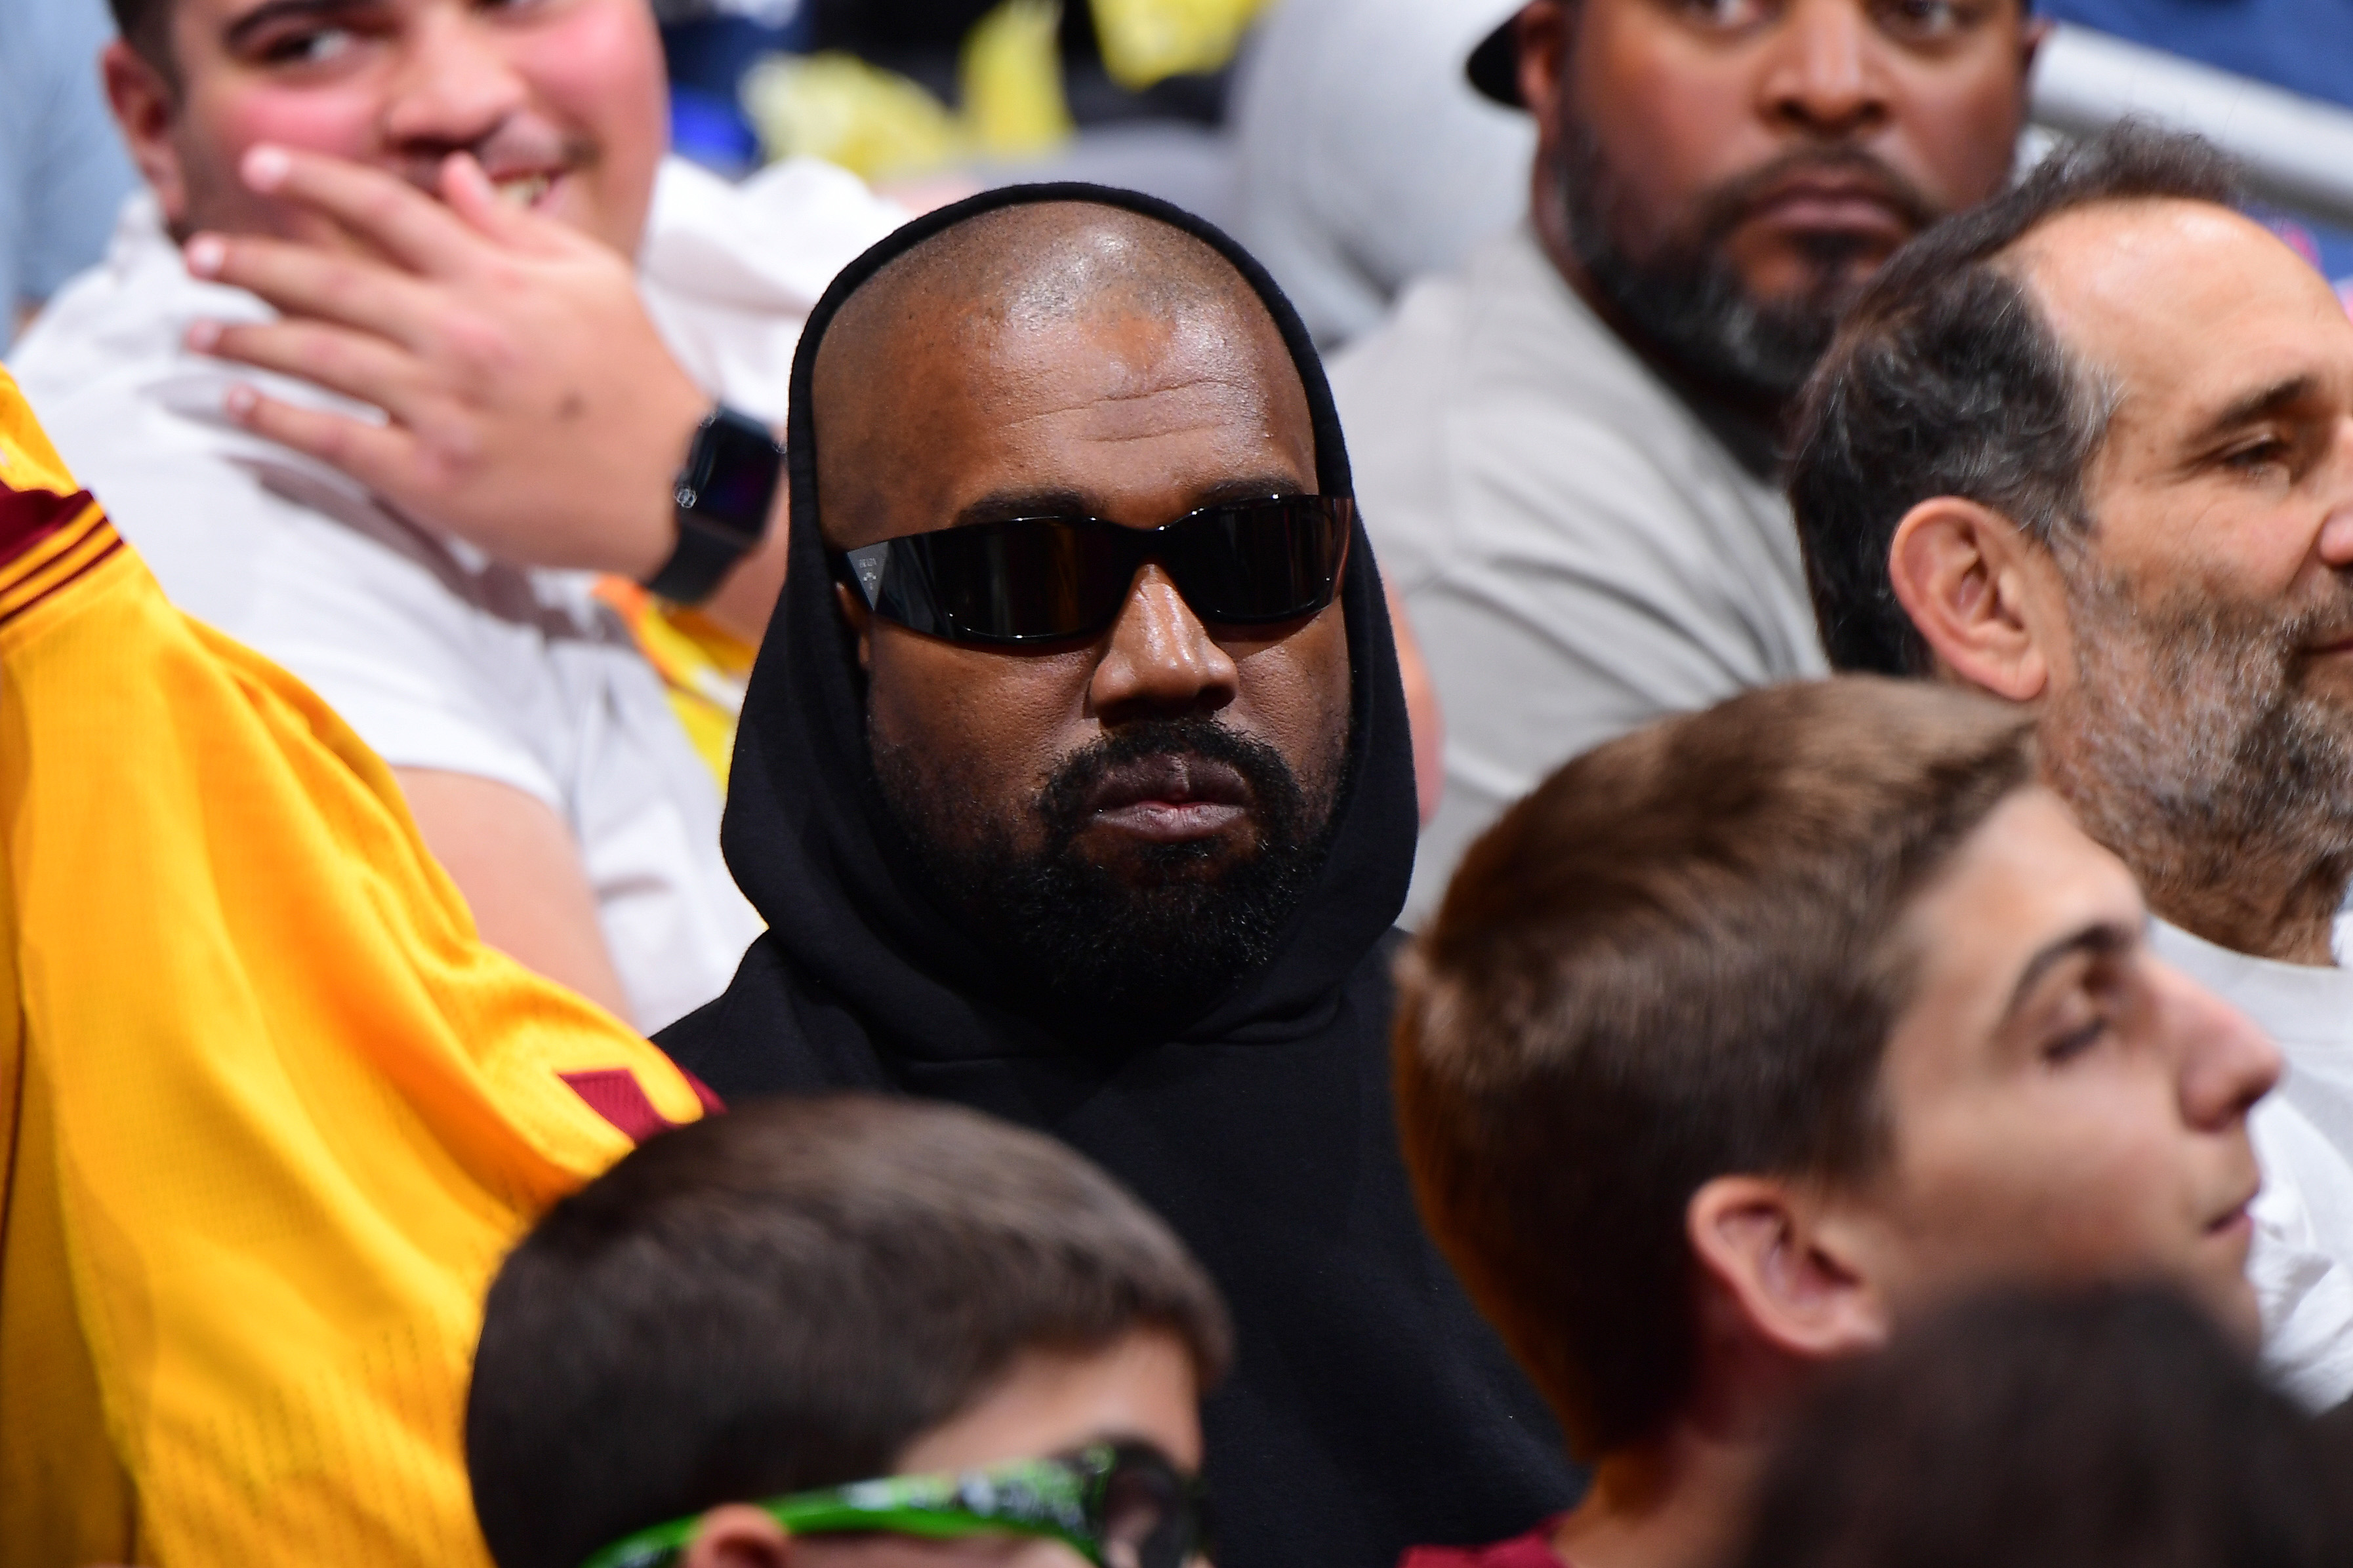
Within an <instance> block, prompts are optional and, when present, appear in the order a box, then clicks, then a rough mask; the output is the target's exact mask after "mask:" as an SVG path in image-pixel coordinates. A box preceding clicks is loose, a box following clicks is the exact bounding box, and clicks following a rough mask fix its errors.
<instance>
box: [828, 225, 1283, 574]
mask: <svg viewBox="0 0 2353 1568" xmlns="http://www.w3.org/2000/svg"><path fill="white" fill-rule="evenodd" d="M1078 270H1080V271H1081V272H1083V270H1084V268H1079V269H1078ZM886 277H887V275H886ZM1149 281H1150V280H1149V279H1146V280H1145V283H1146V285H1147V286H1145V287H1142V288H1138V287H1134V286H1132V283H1133V280H1132V279H1126V280H1122V279H1113V280H1110V281H1108V282H1104V283H1101V284H1099V285H1098V286H1097V287H1096V288H1095V289H1094V290H1093V291H1092V292H1090V293H1084V294H1078V295H1073V294H1071V292H1070V285H1071V278H1070V277H1069V276H1068V275H1067V273H1065V275H1063V276H1060V277H1057V278H1053V279H1048V286H1043V287H1039V286H1033V287H1029V288H1027V289H1025V288H1023V287H1021V286H1020V281H1019V280H1018V279H1017V280H1014V281H1011V282H1008V283H1005V284H1003V285H1002V286H999V287H996V288H992V289H985V290H981V291H978V292H976V294H971V295H965V296H964V297H958V296H957V294H956V293H955V291H953V290H952V289H951V290H944V289H938V288H926V289H923V290H921V291H920V292H917V293H914V294H913V295H912V296H911V297H894V296H888V295H886V296H884V297H883V298H881V300H878V301H876V302H874V303H873V304H872V305H870V306H869V308H868V309H866V310H862V311H860V312H859V313H858V314H857V315H855V316H853V315H852V313H851V312H850V311H849V310H845V311H844V313H843V317H842V318H841V319H840V321H839V324H838V326H837V328H836V330H835V331H830V332H828V336H827V339H826V342H824V344H823V345H822V346H821V347H820V349H819V351H818V363H817V369H816V375H815V377H814V383H813V387H812V395H811V408H810V416H811V424H812V426H813V428H814V430H815V434H816V437H817V441H816V445H817V452H818V481H819V490H820V493H821V495H822V496H823V498H824V518H825V529H826V533H827V536H828V539H829V540H831V541H832V542H835V543H837V544H843V545H854V544H858V543H863V542H869V541H870V540H871V539H880V538H887V537H892V535H893V534H895V533H903V532H913V531H922V530H923V529H926V528H931V527H942V526H947V525H949V524H950V523H952V522H954V521H956V520H957V518H958V516H959V514H960V513H963V512H965V510H967V509H969V508H971V507H973V506H974V505H975V504H976V503H978V502H981V501H983V500H986V499H987V498H989V497H992V496H1010V495H1020V496H1032V497H1058V498H1060V500H1059V501H1058V503H1057V504H1058V509H1059V510H1072V509H1078V508H1083V509H1084V510H1089V511H1092V512H1094V513H1095V514H1097V515H1102V516H1107V517H1112V518H1113V519H1114V520H1116V521H1127V522H1136V523H1138V524H1150V523H1157V522H1163V521H1167V520H1168V517H1170V516H1173V515H1175V514H1176V512H1179V511H1182V510H1188V509H1189V506H1190V505H1195V504H1200V502H1201V500H1207V499H1212V498H1211V497H1210V495H1209V493H1208V492H1212V491H1219V490H1222V489H1229V487H1231V486H1233V485H1236V484H1242V483H1248V484H1250V485H1253V486H1260V487H1262V486H1263V485H1265V484H1274V485H1276V486H1278V487H1279V488H1282V489H1313V488H1314V432H1313V426H1312V420H1311V418H1310V415H1309V410H1308V405H1307V396H1306V391H1305V388H1304V386H1303V384H1302V383H1301V380H1300V376H1299V373H1298V370H1297V367H1296V366H1294V365H1293V363H1292V362H1291V359H1290V355H1289V353H1288V351H1287V350H1286V349H1285V347H1284V345H1283V342H1282V336H1281V334H1280V332H1279V331H1277V330H1276V329H1275V326H1274V323H1273V321H1272V320H1271V317H1270V316H1269V315H1268V314H1267V312H1266V310H1264V308H1263V307H1262V306H1261V305H1260V304H1259V303H1258V301H1257V300H1256V298H1255V297H1254V296H1252V295H1251V294H1250V292H1249V291H1248V289H1247V287H1246V285H1244V284H1243V283H1242V282H1241V280H1240V278H1239V277H1235V278H1234V279H1233V280H1232V286H1231V288H1230V289H1227V290H1223V291H1221V292H1218V293H1205V292H1203V291H1201V290H1198V289H1154V288H1151V287H1149V286H1148V284H1149ZM1029 282H1030V283H1031V284H1032V285H1035V284H1036V282H1037V280H1036V279H1029ZM1081 282H1082V284H1083V282H1084V279H1083V278H1082V279H1081ZM1041 297H1045V298H1043V299H1042V302H1041ZM1196 498H1198V499H1196Z"/></svg>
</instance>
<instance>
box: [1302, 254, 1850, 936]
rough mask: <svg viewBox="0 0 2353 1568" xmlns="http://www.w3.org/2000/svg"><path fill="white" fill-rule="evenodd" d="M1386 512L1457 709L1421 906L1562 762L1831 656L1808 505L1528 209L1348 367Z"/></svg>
mask: <svg viewBox="0 0 2353 1568" xmlns="http://www.w3.org/2000/svg"><path fill="white" fill-rule="evenodd" d="M1332 386H1333V391H1334V393H1335V395H1336V396H1337V397H1338V400H1339V405H1340V415H1341V419H1342V422H1343V423H1344V424H1345V426H1346V427H1347V431H1348V447H1349V451H1350V454H1351V455H1352V457H1353V458H1354V460H1355V466H1356V494H1357V497H1358V499H1359V501H1360V504H1361V505H1362V507H1363V510H1364V515H1365V526H1366V529H1367V530H1368V531H1370V533H1371V535H1372V539H1373V543H1374V546H1375V548H1376V549H1377V551H1378V552H1379V553H1380V561H1381V570H1382V572H1383V573H1384V574H1385V575H1386V576H1387V577H1388V580H1389V581H1390V582H1391V583H1392V584H1395V585H1396V586H1397V587H1398V589H1399V590H1400V591H1402V593H1403V594H1404V595H1405V602H1406V606H1407V610H1408V613H1409V615H1410V616H1411V618H1412V622H1413V629H1414V632H1415V634H1416V635H1417V636H1418V637H1419V639H1420V642H1421V648H1422V653H1423V655H1424V657H1425V658H1427V659H1428V661H1429V665H1430V676H1431V679H1433V680H1434V681H1435V682H1436V684H1437V687H1438V695H1439V700H1440V704H1441V706H1442V707H1443V708H1444V710H1445V717H1446V795H1445V799H1444V801H1443V803H1442V804H1441V805H1440V807H1439V811H1438V816H1437V817H1436V818H1435V820H1433V821H1432V822H1431V823H1430V826H1428V827H1427V828H1425V829H1424V830H1423V832H1422V836H1421V847H1420V853H1419V859H1418V861H1417V863H1416V865H1415V868H1414V881H1413V893H1412V896H1411V897H1410V899H1409V900H1408V902H1407V906H1406V917H1405V918H1406V923H1408V924H1409V925H1410V924H1412V923H1414V922H1415V921H1418V920H1419V919H1421V918H1425V917H1426V916H1427V915H1428V914H1429V912H1430V910H1433V909H1434V908H1435V907H1436V905H1437V901H1438V899H1439V897H1440V895H1441V894H1442V893H1443V892H1444V890H1445V886H1446V881H1447V879H1449V878H1450V877H1451V876H1452V875H1453V872H1454V867H1455V864H1456V863H1457V862H1458V861H1459V860H1460V859H1461V857H1462V852H1463V851H1464V849H1466V848H1467V847H1469V846H1470V844H1471V841H1472V839H1474V838H1476V837H1478V836H1479V834H1480V833H1481V832H1482V831H1483V830H1484V829H1485V828H1486V826H1488V824H1490V823H1491V822H1493V820H1494V819H1495V817H1496V816H1497V815H1498V814H1499V813H1500V812H1502V811H1503V809H1504V807H1505V806H1507V805H1510V804H1511V803H1512V802H1513V801H1514V800H1517V799H1518V798H1519V797H1520V796H1521V795H1525V794H1526V793H1527V792H1528V791H1529V790H1530V789H1532V788H1534V787H1535V784H1537V783H1539V782H1540V781H1541V780H1542V779H1543V778H1544V777H1545V775H1546V774H1547V773H1550V772H1551V771H1552V770H1553V769H1554V768H1556V767H1557V766H1558V765H1559V764H1560V763H1564V762H1566V761H1567V760H1568V759H1569V758H1571V757H1573V756H1576V755H1577V753H1578V752H1584V751H1586V750H1588V749H1589V748H1591V747H1593V746H1595V745H1598V744H1599V743H1600V742H1604V741H1607V740H1609V739H1611V738H1613V737H1615V736H1618V735H1620V734H1623V733H1625V732H1626V731H1630V730H1633V729H1636V728H1639V727H1640V726H1641V725H1643V724H1645V723H1648V722H1649V721H1651V720H1653V719H1656V718H1659V717H1660V716H1662V715H1663V714H1667V713H1672V712H1678V711H1681V710H1686V709H1693V708H1702V707H1705V706H1707V705H1708V704H1710V703H1713V702H1715V701H1718V700H1722V699H1723V698H1725V697H1728V696H1731V695H1732V694H1733V693H1735V692H1737V691H1740V690H1743V689H1746V688H1749V687H1753V686H1762V685H1767V684H1769V683H1771V682H1774V681H1778V680H1789V679H1800V678H1804V677H1810V676H1819V675H1821V674H1823V673H1825V672H1826V668H1827V667H1826V666H1825V664H1824V662H1823V658H1822V655H1821V650H1820V644H1819V642H1818V640H1817V638H1816V636H1815V632H1814V617H1813V610H1812V607H1811V605H1810V602H1809V600H1808V598H1807V595H1806V584H1805V569H1804V565H1803V562H1802V560H1801V558H1800V557H1799V550H1798V538H1797V531H1796V528H1795V525H1794V524H1793V523H1792V521H1790V517H1789V509H1788V502H1787V501H1786V500H1783V498H1782V497H1781V495H1780V494H1779V493H1778V491H1776V490H1774V489H1771V488H1770V487H1769V486H1767V484H1765V483H1763V482H1762V481H1760V480H1758V479H1757V478H1756V477H1755V476H1754V475H1752V474H1751V473H1749V472H1748V471H1747V470H1746V468H1743V467H1742V466H1741V465H1740V463H1739V461H1738V460H1737V459H1736V458H1734V456H1733V455H1732V453H1731V451H1730V450H1729V449H1727V448H1726V447H1725V446H1724V444H1723V443H1722V442H1721V441H1719V440H1718V439H1717V438H1716V437H1715V435H1713V434H1712V433H1711V432H1710V431H1709V430H1708V428H1707V427H1706V426H1705V425H1704V424H1703V423H1702V422H1701V420H1700V419H1699V417H1698V416H1696V415H1695V414H1694V413H1693V411H1692V410H1691V408H1690V407H1689V406H1688V405H1685V404H1684V403H1683V401H1682V400H1681V399H1679V398H1678V397H1677V396H1676V395H1675V394H1674V393H1673V392H1672V390H1671V389H1670V388H1669V387H1668V386H1667V385H1666V384H1665V383H1663V382H1662V381H1661V380H1660V379H1659V377H1658V376H1657V375H1656V374H1654V373H1653V372H1651V370H1650V369H1649V367H1647V366H1646V365H1644V364H1643V363H1642V362H1641V360H1640V359H1638V358H1637V357H1636V356H1635V355H1634V353H1632V352H1631V351H1630V350H1629V349H1628V348H1627V347H1626V345H1625V344H1624V343H1623V342H1620V340H1619V338H1618V337H1617V336H1616V335H1615V334H1613V333H1612V332H1611V331H1609V328H1607V327H1606V326H1604V325H1603V324H1602V323H1601V321H1599V319H1598V318H1597V317H1596V316H1595V315H1594V314H1593V312H1592V311H1591V310H1589V309H1588V307H1587V306H1586V305H1585V303H1584V302H1583V301H1582V300H1579V299H1578V298H1577V294H1576V293H1575V292H1574V291H1573V290H1572V289H1570V288H1569V287H1568V285H1567V282H1566V281H1565V280H1564V279H1562V278H1561V276H1560V273H1559V271H1558V270H1557V269H1556V268H1554V266H1553V265H1552V263H1551V261H1550V260H1549V259H1548V258H1546V255H1545V254H1544V251H1543V249H1542V248H1541V247H1539V246H1538V245H1537V243H1536V240H1535V236H1534V235H1533V234H1532V233H1531V232H1530V231H1529V230H1528V229H1527V227H1526V226H1525V225H1523V226H1520V227H1519V228H1517V229H1514V231H1512V232H1511V233H1509V234H1507V235H1504V236H1501V237H1497V238H1496V239H1494V240H1493V241H1490V242H1489V243H1487V244H1486V245H1484V246H1482V247H1480V248H1479V249H1478V250H1476V251H1475V252H1473V253H1472V257H1471V258H1470V260H1469V261H1468V262H1467V263H1466V264H1465V265H1464V267H1463V268H1462V269H1461V271H1459V272H1456V273H1453V274H1451V275H1449V276H1447V277H1444V278H1440V279H1429V280H1426V281H1424V282H1422V283H1419V284H1417V285H1416V286H1415V287H1414V288H1413V289H1411V290H1409V292H1408V293H1407V295H1406V297H1405V299H1404V300H1403V301H1402V302H1401V303H1400V305H1399V306H1398V312H1397V314H1396V315H1395V316H1394V317H1393V318H1391V320H1390V321H1388V324H1387V325H1385V326H1383V327H1382V328H1381V329H1380V330H1379V331H1377V332H1375V333H1373V334H1372V335H1371V336H1369V337H1367V338H1366V339H1365V340H1363V341H1362V342H1359V343H1358V344H1357V345H1356V346H1355V347H1354V348H1352V349H1350V350H1349V352H1348V353H1345V354H1344V355H1343V356H1341V358H1340V359H1339V360H1338V361H1337V362H1335V363H1334V365H1333V367H1332Z"/></svg>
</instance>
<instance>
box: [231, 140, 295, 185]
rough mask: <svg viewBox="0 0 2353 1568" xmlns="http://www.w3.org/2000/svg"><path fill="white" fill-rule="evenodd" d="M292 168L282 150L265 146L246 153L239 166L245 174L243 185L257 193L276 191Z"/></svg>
mask: <svg viewBox="0 0 2353 1568" xmlns="http://www.w3.org/2000/svg"><path fill="white" fill-rule="evenodd" d="M293 166H294V165H293V161H292V160H291V159H290V158H288V157H287V156H286V153H285V151H284V149H282V148H278V147H271V146H269V145H267V144H264V145H262V146H259V147H256V148H254V149H252V150H251V151H250V152H248V153H246V155H245V162H244V163H243V164H241V165H240V167H241V168H242V169H243V170H244V173H245V183H246V184H248V185H251V186H252V187H253V188H254V189H255V190H257V191H274V190H276V189H277V188H278V187H279V185H280V184H282V183H283V182H284V181H285V178H286V175H287V172H288V171H289V170H290V169H291V168H292V167H293Z"/></svg>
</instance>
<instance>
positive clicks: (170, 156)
mask: <svg viewBox="0 0 2353 1568" xmlns="http://www.w3.org/2000/svg"><path fill="white" fill-rule="evenodd" d="M98 66H99V73H100V76H102V77H103V78H104V79H105V81H106V101H107V102H108V104H110V105H111V107H112V108H113V110H114V122H115V124H116V125H118V126H120V127H121V130H122V140H123V142H124V143H125V144H126V145H127V146H128V147H129V148H130V150H131V161H132V163H136V164H138V165H139V173H140V174H142V176H144V177H145V179H146V181H147V184H148V185H149V186H150V187H151V188H152V189H153V191H154V193H155V200H156V201H157V203H159V204H160V205H162V207H163V209H164V225H165V226H167V227H170V228H174V229H176V228H177V227H178V226H179V225H180V224H181V223H182V221H184V220H185V217H186V216H187V211H188V183H187V179H186V175H185V172H184V171H183V170H182V168H181V166H180V148H179V143H178V142H175V141H174V139H173V134H172V133H173V132H174V129H175V128H176V127H177V125H178V123H179V112H180V102H179V94H178V93H177V92H176V91H175V90H174V88H173V86H172V84H171V83H170V82H169V81H167V80H165V79H164V73H163V72H161V71H159V70H157V69H156V68H154V67H153V66H152V65H149V64H148V63H147V61H146V60H145V59H144V58H142V56H141V55H140V54H139V52H138V51H137V50H136V49H133V48H132V47H131V46H130V45H128V44H126V43H124V42H123V41H122V40H121V39H120V38H117V39H115V40H114V41H113V42H112V43H111V44H109V45H107V46H106V48H105V50H104V52H102V53H101V54H100V56H99V57H98Z"/></svg>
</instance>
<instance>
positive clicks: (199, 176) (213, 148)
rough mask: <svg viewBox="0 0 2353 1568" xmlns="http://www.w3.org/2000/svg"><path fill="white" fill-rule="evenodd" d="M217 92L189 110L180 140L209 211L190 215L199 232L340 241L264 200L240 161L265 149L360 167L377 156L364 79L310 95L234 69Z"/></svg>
mask: <svg viewBox="0 0 2353 1568" xmlns="http://www.w3.org/2000/svg"><path fill="white" fill-rule="evenodd" d="M219 79H220V81H221V83H222V85H221V86H220V87H219V88H217V89H216V90H215V91H214V92H213V93H211V94H210V95H208V96H206V97H203V98H199V99H198V100H195V102H193V103H192V104H191V105H190V111H189V120H188V123H189V127H190V131H191V132H192V134H191V135H189V136H188V137H187V138H185V145H186V150H187V155H188V157H189V160H190V162H191V163H192V164H194V165H196V166H197V167H195V168H192V170H191V173H192V175H193V176H194V177H193V179H192V185H193V187H194V188H195V190H197V191H198V192H200V193H202V197H201V199H202V200H203V201H204V203H205V204H206V205H207V206H208V208H209V209H210V210H206V211H200V212H197V213H195V214H193V215H191V216H193V218H194V220H195V225H196V226H203V227H213V228H224V229H229V230H233V231H237V232H259V233H271V234H280V235H284V236H287V237H290V238H297V239H310V240H313V241H317V242H320V243H325V244H333V243H338V242H339V241H340V238H341V237H340V235H339V234H338V233H337V231H336V229H335V227H334V226H333V225H332V224H331V223H330V222H329V221H328V220H327V219H325V218H323V217H322V216H319V215H318V214H316V213H315V212H313V211H311V209H310V208H308V207H305V206H301V205H295V204H290V203H283V202H279V201H275V200H272V199H270V198H269V197H267V196H263V195H259V193H257V192H255V191H253V190H252V189H251V188H249V187H248V185H247V184H246V183H245V180H244V176H243V175H242V174H240V173H239V172H238V171H239V165H240V164H241V163H243V161H244V158H245V155H246V153H248V152H249V151H251V150H252V149H253V148H255V147H258V146H261V145H264V144H267V145H270V146H277V147H292V148H297V149H300V150H301V151H302V152H306V153H328V154H330V155H332V156H334V157H338V158H349V159H352V160H354V161H360V162H364V161H368V160H371V159H373V158H374V157H375V156H376V155H377V153H379V151H380V145H379V142H378V139H377V136H376V124H377V116H378V112H379V110H380V109H381V101H380V95H378V94H377V93H375V91H373V90H372V89H370V88H369V86H368V85H367V83H366V81H365V79H359V80H353V81H343V82H336V83H332V84H328V85H322V86H315V87H310V88H290V87H283V86H280V85H277V84H275V83H272V82H269V81H268V80H266V79H264V80H256V79H253V78H251V77H249V76H248V75H246V74H245V73H243V72H241V71H239V70H237V69H236V68H227V69H225V70H223V71H222V72H221V73H220V76H219Z"/></svg>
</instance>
